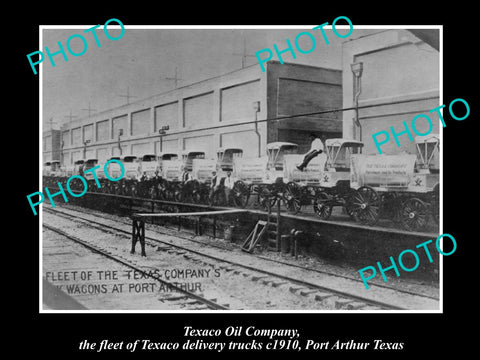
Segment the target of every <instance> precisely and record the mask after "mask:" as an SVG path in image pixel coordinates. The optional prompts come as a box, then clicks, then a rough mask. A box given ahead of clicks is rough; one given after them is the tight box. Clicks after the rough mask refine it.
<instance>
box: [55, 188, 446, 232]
mask: <svg viewBox="0 0 480 360" xmlns="http://www.w3.org/2000/svg"><path fill="white" fill-rule="evenodd" d="M53 188H54V187H53ZM85 195H86V196H98V197H104V198H111V199H118V200H121V201H124V203H125V204H127V203H129V204H132V203H133V202H142V203H144V204H145V206H150V207H151V208H153V207H154V206H155V204H158V205H166V206H180V207H191V208H197V209H204V210H227V209H232V208H234V207H226V206H216V205H215V206H210V205H206V204H197V203H184V202H176V201H169V200H157V199H150V198H144V197H132V196H127V195H117V194H109V193H101V192H90V191H87V192H86V193H85ZM339 209H340V208H337V209H336V214H335V215H333V214H332V217H331V219H329V220H323V219H320V218H318V216H317V215H316V214H315V212H314V210H313V207H312V206H311V205H309V206H307V205H305V206H303V207H302V210H301V211H300V212H299V213H297V214H292V213H290V212H289V211H288V210H287V209H286V207H285V205H284V204H282V205H281V206H280V213H281V215H282V216H283V217H286V218H290V219H298V220H301V221H313V222H316V223H321V224H325V225H327V226H345V227H348V228H352V229H367V230H377V231H379V232H387V233H388V232H392V233H397V234H405V235H407V236H408V235H409V234H411V235H420V236H421V235H424V236H430V237H431V236H433V235H435V234H436V235H435V236H438V227H437V226H433V225H428V226H427V228H426V229H425V231H406V230H403V229H400V228H398V227H396V226H395V224H394V223H393V222H391V221H389V220H379V222H378V223H377V224H376V225H375V226H368V225H363V224H360V223H358V222H355V221H353V220H352V219H351V218H350V217H349V216H348V215H345V214H341V212H340V210H339ZM246 210H248V211H249V212H250V213H252V214H258V215H264V216H267V214H268V212H267V211H266V210H264V209H263V208H262V206H260V205H256V203H250V204H249V205H248V206H247V207H246ZM274 211H275V209H273V208H272V212H274Z"/></svg>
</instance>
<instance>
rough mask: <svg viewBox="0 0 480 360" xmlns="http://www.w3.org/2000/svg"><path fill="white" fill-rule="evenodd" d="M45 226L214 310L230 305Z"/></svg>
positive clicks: (226, 308)
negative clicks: (191, 290) (201, 294)
mask: <svg viewBox="0 0 480 360" xmlns="http://www.w3.org/2000/svg"><path fill="white" fill-rule="evenodd" d="M43 226H44V227H45V228H46V229H48V230H50V231H53V232H55V233H57V234H59V235H62V236H64V237H66V238H68V239H70V240H72V241H74V242H75V243H77V244H80V245H82V246H84V247H86V248H88V249H89V250H91V251H93V252H95V253H98V254H100V255H102V256H104V257H106V258H108V259H111V260H113V261H115V262H117V263H119V264H122V265H123V266H125V267H128V268H130V269H132V270H135V271H136V272H138V273H140V274H142V275H143V276H145V277H149V278H152V279H154V280H156V281H158V282H160V283H162V284H164V285H166V286H168V287H169V288H170V289H173V290H175V291H177V292H180V293H182V294H184V295H185V296H186V297H188V298H192V299H194V300H195V301H197V302H198V303H201V304H204V305H205V306H207V307H208V308H209V309H212V310H228V307H226V306H223V305H220V304H218V303H216V302H215V301H212V300H209V299H206V298H204V297H202V296H200V295H198V294H195V293H193V292H190V291H188V290H185V289H183V288H182V287H179V286H177V285H175V284H173V283H171V282H169V281H166V280H163V279H160V278H159V277H158V276H155V275H153V274H151V273H149V272H147V271H145V270H143V269H141V268H140V267H138V266H135V265H133V264H131V263H130V262H128V261H126V260H123V259H120V258H119V257H117V256H114V255H113V254H111V253H110V252H108V251H106V250H103V249H101V248H99V247H97V246H95V245H93V244H90V243H88V242H87V241H85V240H82V239H80V238H78V237H76V236H73V235H71V234H68V233H67V232H65V231H63V230H61V229H58V228H56V227H54V226H52V225H48V224H45V223H44V224H43Z"/></svg>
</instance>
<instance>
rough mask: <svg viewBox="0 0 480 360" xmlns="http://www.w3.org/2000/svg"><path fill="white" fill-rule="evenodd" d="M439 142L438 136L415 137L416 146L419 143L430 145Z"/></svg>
mask: <svg viewBox="0 0 480 360" xmlns="http://www.w3.org/2000/svg"><path fill="white" fill-rule="evenodd" d="M439 141H440V137H439V136H438V134H428V135H425V136H417V137H415V142H416V143H417V144H421V143H425V142H429V143H432V142H439Z"/></svg>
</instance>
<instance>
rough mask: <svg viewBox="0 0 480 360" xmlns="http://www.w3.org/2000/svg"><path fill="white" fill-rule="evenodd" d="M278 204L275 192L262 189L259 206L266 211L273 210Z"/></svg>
mask: <svg viewBox="0 0 480 360" xmlns="http://www.w3.org/2000/svg"><path fill="white" fill-rule="evenodd" d="M276 202H277V197H276V196H275V193H274V191H271V189H269V188H265V187H262V188H261V189H260V191H259V204H260V206H262V208H263V209H264V210H265V211H268V209H269V208H270V209H271V208H273V207H274V206H275V204H276Z"/></svg>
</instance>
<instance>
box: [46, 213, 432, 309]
mask: <svg viewBox="0 0 480 360" xmlns="http://www.w3.org/2000/svg"><path fill="white" fill-rule="evenodd" d="M47 211H48V212H53V213H55V214H58V215H59V216H63V217H66V218H70V219H75V220H77V221H84V222H86V223H87V224H88V226H92V227H95V228H97V229H99V230H101V231H105V232H108V231H111V230H114V231H116V232H120V233H123V234H124V235H126V236H128V235H130V231H128V230H124V229H121V228H119V227H118V226H112V225H108V224H106V223H105V222H99V221H96V220H92V219H88V218H85V217H79V216H78V215H72V214H68V213H65V212H62V211H59V210H58V209H56V210H53V209H47ZM148 215H150V214H148ZM177 216H178V215H177ZM175 236H177V235H175ZM145 240H146V243H147V245H150V246H152V247H158V246H159V245H161V246H162V248H174V249H177V250H180V251H182V252H189V253H191V254H193V256H200V257H201V258H203V259H205V258H206V259H208V260H213V261H215V262H221V263H223V264H225V265H226V266H227V267H230V268H232V267H233V268H234V269H235V268H237V269H238V268H241V269H242V270H243V271H245V270H248V271H254V272H256V273H261V274H263V276H265V277H269V278H272V277H273V278H277V279H281V280H284V281H288V282H289V283H291V284H292V285H293V286H292V287H291V288H290V289H291V291H292V288H293V289H296V290H298V291H300V292H302V291H303V292H305V293H308V292H312V293H314V292H316V291H317V292H318V291H319V292H321V293H329V294H335V295H336V296H339V297H342V298H347V299H353V300H354V301H356V302H361V303H363V304H367V305H369V306H374V307H377V308H379V309H387V310H408V309H407V308H405V307H403V306H399V305H394V304H392V303H387V302H384V301H378V300H374V299H372V298H368V297H364V296H359V295H355V294H352V293H349V292H345V291H341V290H338V289H333V288H331V287H327V286H321V285H318V284H315V283H312V282H310V281H305V280H301V279H298V278H292V277H290V276H285V275H283V274H279V273H275V272H273V271H269V270H265V269H260V268H258V267H255V266H249V265H246V264H242V263H239V262H238V261H232V260H228V259H225V258H224V257H222V258H220V257H218V256H214V255H211V254H208V253H206V252H204V251H198V250H194V249H191V248H189V247H187V246H182V245H178V244H172V243H170V242H166V241H162V240H159V239H156V238H154V237H150V236H145ZM188 240H189V241H193V240H191V239H188ZM305 269H306V268H305ZM308 270H311V269H308ZM350 280H352V279H350ZM356 281H357V282H358V283H360V281H358V280H356ZM373 286H376V285H373ZM378 288H384V289H385V288H387V289H388V290H386V291H392V292H395V293H396V294H397V295H399V294H400V296H414V297H418V298H423V299H425V300H427V301H429V302H433V303H434V302H436V301H437V299H436V298H433V297H429V296H424V295H419V294H414V293H411V292H408V291H402V290H397V289H395V290H393V289H392V288H388V287H382V286H378Z"/></svg>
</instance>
